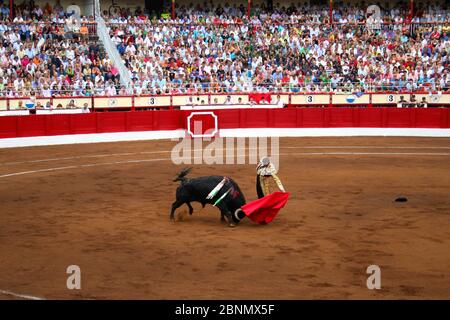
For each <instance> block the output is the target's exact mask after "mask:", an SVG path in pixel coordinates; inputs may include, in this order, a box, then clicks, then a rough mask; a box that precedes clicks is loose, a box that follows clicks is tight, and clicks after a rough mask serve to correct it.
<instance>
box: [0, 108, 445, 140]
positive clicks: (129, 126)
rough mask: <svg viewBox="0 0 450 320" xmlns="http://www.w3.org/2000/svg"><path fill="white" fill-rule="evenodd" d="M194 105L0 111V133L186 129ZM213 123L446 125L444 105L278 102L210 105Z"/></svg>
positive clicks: (250, 125)
mask: <svg viewBox="0 0 450 320" xmlns="http://www.w3.org/2000/svg"><path fill="white" fill-rule="evenodd" d="M192 112H195V111H190V110H158V111H134V112H121V111H120V112H95V113H88V114H54V115H27V116H3V117H0V138H11V137H30V136H51V135H63V134H78V133H100V132H127V131H152V130H175V129H186V123H187V118H188V117H189V115H190V114H191V113H192ZM211 112H213V113H214V114H215V115H216V116H217V117H218V127H219V129H232V128H335V127H368V128H373V127H379V128H450V108H428V109H416V108H411V109H397V108H345V107H342V108H283V109H234V110H229V109H226V110H214V111H211Z"/></svg>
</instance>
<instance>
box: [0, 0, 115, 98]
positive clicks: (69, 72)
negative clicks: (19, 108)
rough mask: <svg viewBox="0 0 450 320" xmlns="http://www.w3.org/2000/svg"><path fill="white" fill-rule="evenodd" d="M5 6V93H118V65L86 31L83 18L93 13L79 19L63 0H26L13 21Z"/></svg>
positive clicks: (1, 72)
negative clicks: (40, 1) (29, 0)
mask: <svg viewBox="0 0 450 320" xmlns="http://www.w3.org/2000/svg"><path fill="white" fill-rule="evenodd" d="M2 8H5V4H3V7H2ZM2 12H4V14H3V15H2V20H1V21H0V96H8V97H16V96H30V95H38V96H44V97H51V96H66V95H69V96H89V95H115V94H116V93H117V92H116V88H117V87H119V86H120V83H119V74H118V71H117V68H116V67H115V66H113V65H112V64H111V61H110V60H109V58H108V55H107V54H106V53H104V52H103V50H101V45H100V44H99V42H98V41H97V40H95V39H91V37H90V36H89V35H88V34H86V33H83V24H84V22H88V21H90V20H92V18H90V17H80V18H81V19H75V18H74V17H73V15H72V14H68V13H67V12H66V11H64V9H63V8H62V6H61V5H60V2H59V0H57V1H56V3H55V4H54V5H53V6H51V5H49V4H48V3H47V4H46V5H45V6H44V7H43V8H41V7H39V6H36V5H33V6H32V5H29V4H28V5H27V4H25V2H24V4H21V5H18V6H16V7H15V13H14V18H13V20H12V22H11V21H8V19H5V15H7V14H9V11H8V12H7V11H6V10H2ZM77 20H78V21H77ZM84 28H87V27H86V26H84Z"/></svg>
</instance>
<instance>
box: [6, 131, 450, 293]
mask: <svg viewBox="0 0 450 320" xmlns="http://www.w3.org/2000/svg"><path fill="white" fill-rule="evenodd" d="M174 144H175V142H172V141H148V142H132V143H131V142H128V143H108V144H91V145H72V146H52V147H36V148H20V149H3V150H0V163H1V165H0V199H1V207H0V292H1V293H0V299H16V298H20V297H18V296H14V294H22V295H30V296H34V297H42V298H47V299H55V298H56V299H109V298H117V299H126V298H130V299H310V298H313V299H317V298H318V299H331V298H337V299H357V298H369V299H380V298H387V299H397V298H402V299H403V298H406V299H413V298H420V299H422V298H425V299H428V298H444V299H450V250H449V248H450V197H449V194H450V139H446V138H441V139H437V138H436V139H430V138H297V139H281V143H280V145H281V150H280V153H281V156H280V174H279V176H280V178H281V179H282V181H283V183H284V185H285V187H286V189H287V190H288V191H289V192H290V193H291V198H290V200H289V202H288V204H287V206H286V207H285V208H284V209H283V210H282V211H281V213H280V215H279V216H278V217H277V218H276V219H275V221H274V222H273V223H271V224H269V225H266V226H260V225H256V224H254V223H252V222H250V221H243V222H242V223H241V224H240V225H239V226H238V227H237V228H229V227H227V226H226V225H225V224H222V223H221V222H220V214H219V211H218V210H217V209H216V208H214V207H211V206H208V207H206V208H205V209H201V206H200V205H199V204H194V208H195V212H194V215H193V216H189V215H186V214H183V212H182V211H186V209H187V208H186V207H182V208H180V210H179V214H178V216H179V219H180V221H178V222H177V223H175V224H173V223H170V222H169V210H170V206H171V203H172V201H173V200H174V194H175V189H176V187H177V184H175V183H173V182H172V178H173V176H174V175H175V173H176V172H177V171H179V170H180V169H181V167H180V166H176V165H174V164H173V163H172V162H171V161H170V153H169V152H168V151H170V150H171V149H172V147H173V145H174ZM37 160H38V161H37ZM142 160H143V161H142ZM9 174H14V175H9ZM210 174H217V175H228V176H231V177H233V178H234V179H235V180H236V181H237V182H238V183H239V184H240V186H241V189H242V190H243V192H244V193H245V196H246V198H247V200H254V199H256V192H255V186H254V180H255V177H254V174H255V165H253V164H251V165H249V164H247V165H215V166H212V165H195V166H194V171H193V172H192V174H191V176H201V175H210ZM398 196H406V197H407V198H408V199H409V201H408V202H406V203H396V202H394V201H393V200H394V199H395V198H396V197H398ZM372 264H376V265H379V266H380V268H381V278H382V280H381V281H382V283H381V285H382V288H381V290H368V289H367V287H366V279H367V277H368V275H367V274H366V268H367V267H368V266H369V265H372ZM69 265H78V266H80V268H81V283H82V284H81V285H82V289H81V290H68V289H67V288H66V279H67V276H68V275H67V274H66V268H67V266H69ZM5 291H8V292H10V293H6V292H5Z"/></svg>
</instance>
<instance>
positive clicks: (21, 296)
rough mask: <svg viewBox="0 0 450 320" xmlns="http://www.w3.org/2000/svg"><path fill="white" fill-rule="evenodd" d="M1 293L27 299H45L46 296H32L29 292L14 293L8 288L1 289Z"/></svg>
mask: <svg viewBox="0 0 450 320" xmlns="http://www.w3.org/2000/svg"><path fill="white" fill-rule="evenodd" d="M0 294H4V295H7V296H12V297H15V298H21V299H27V300H45V299H44V298H41V297H35V296H30V295H27V294H20V293H14V292H11V291H7V290H0Z"/></svg>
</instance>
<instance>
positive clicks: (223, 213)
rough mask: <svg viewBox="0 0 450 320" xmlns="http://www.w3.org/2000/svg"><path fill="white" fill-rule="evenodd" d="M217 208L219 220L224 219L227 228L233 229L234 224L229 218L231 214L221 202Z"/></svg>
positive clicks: (231, 218)
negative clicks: (219, 215)
mask: <svg viewBox="0 0 450 320" xmlns="http://www.w3.org/2000/svg"><path fill="white" fill-rule="evenodd" d="M218 208H219V209H220V214H221V220H222V218H223V217H225V218H226V220H227V222H228V226H230V227H235V226H236V224H235V223H234V221H233V217H232V216H231V212H230V210H228V207H227V206H226V205H225V204H224V203H223V202H222V203H220V204H219V205H218Z"/></svg>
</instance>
